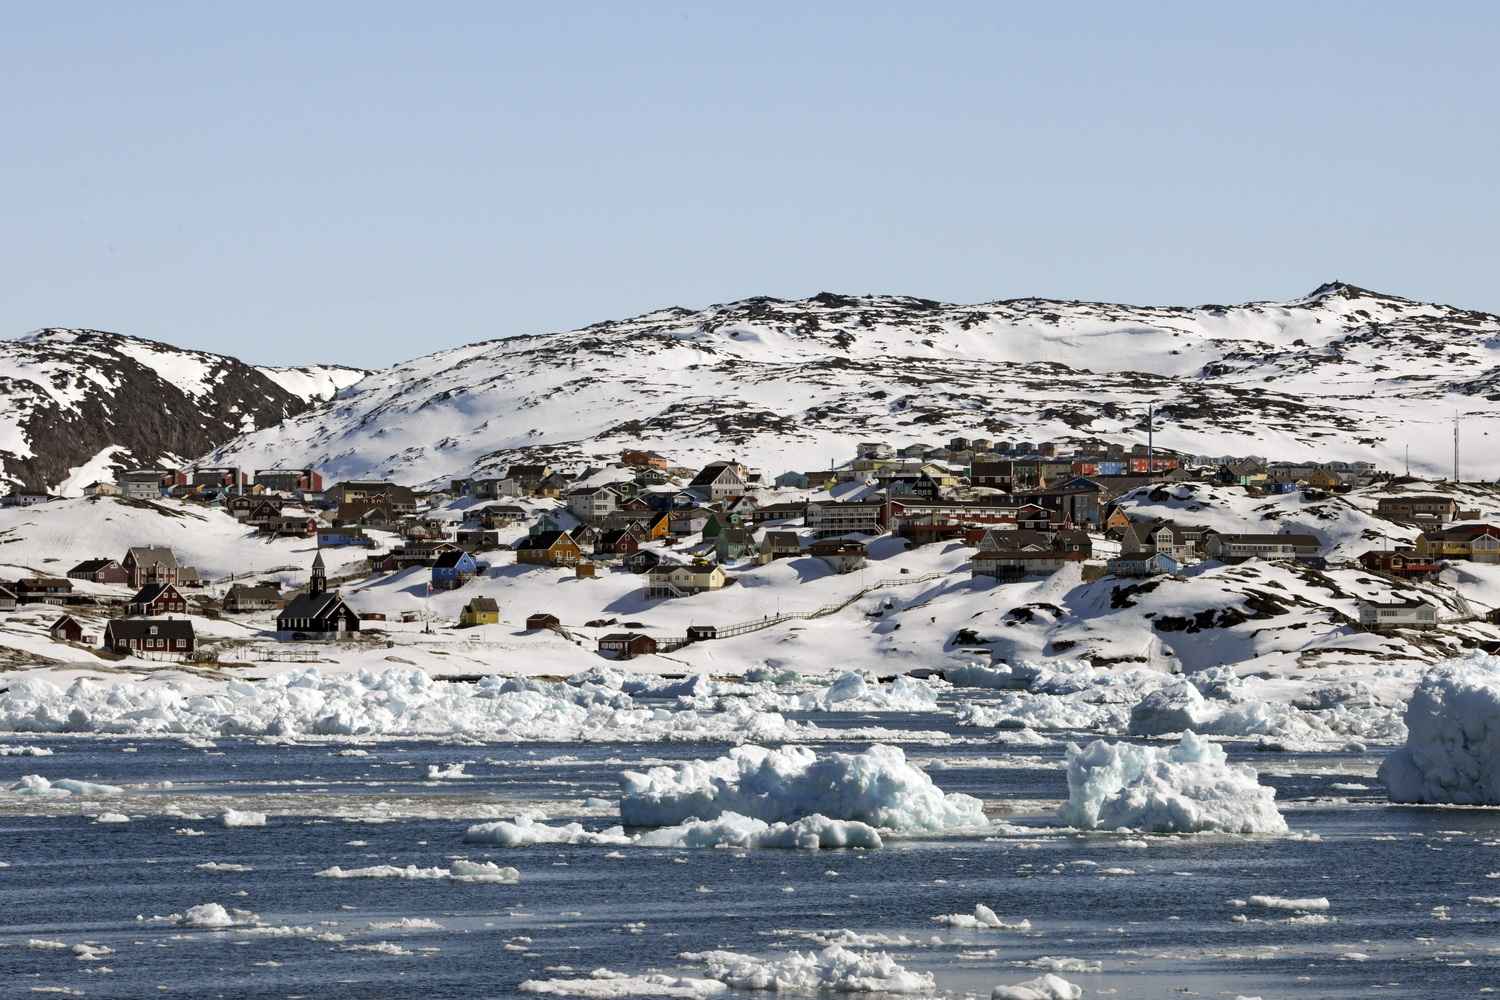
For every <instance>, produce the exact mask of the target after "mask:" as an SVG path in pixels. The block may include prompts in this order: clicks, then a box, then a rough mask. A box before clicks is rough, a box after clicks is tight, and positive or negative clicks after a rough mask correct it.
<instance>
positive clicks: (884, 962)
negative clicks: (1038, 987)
mask: <svg viewBox="0 0 1500 1000" xmlns="http://www.w3.org/2000/svg"><path fill="white" fill-rule="evenodd" d="M682 957H683V958H686V959H690V960H693V959H696V960H698V961H702V962H703V963H704V964H705V965H707V966H708V974H709V975H710V976H712V977H713V978H714V979H717V980H719V981H721V982H723V983H727V984H728V985H730V986H733V987H734V988H735V989H740V990H773V991H777V992H794V993H811V992H814V991H817V990H831V991H834V992H839V993H931V992H933V991H934V990H935V988H936V985H935V983H934V982H933V978H932V973H930V972H910V971H908V970H907V969H906V968H905V967H903V966H902V965H901V964H900V963H899V962H897V961H896V960H895V959H893V958H892V957H891V956H890V955H888V954H886V953H885V952H883V951H880V952H858V951H850V950H849V949H848V948H845V947H843V946H842V945H837V944H831V945H829V946H828V947H826V948H824V949H822V950H821V951H809V952H799V951H794V952H791V953H789V954H787V955H785V956H783V957H781V958H775V959H768V958H756V957H754V956H751V955H741V954H738V953H736V952H732V951H711V952H706V953H701V954H693V953H688V954H685V955H683V956H682Z"/></svg>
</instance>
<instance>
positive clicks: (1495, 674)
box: [1380, 653, 1500, 806]
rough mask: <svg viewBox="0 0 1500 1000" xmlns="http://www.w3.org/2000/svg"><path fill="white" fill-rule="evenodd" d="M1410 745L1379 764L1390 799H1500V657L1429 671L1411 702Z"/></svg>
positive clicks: (1476, 801) (1457, 662) (1463, 801)
mask: <svg viewBox="0 0 1500 1000" xmlns="http://www.w3.org/2000/svg"><path fill="white" fill-rule="evenodd" d="M1406 729H1407V738H1406V745H1405V746H1404V747H1402V748H1401V749H1399V750H1397V751H1396V752H1395V753H1393V754H1391V755H1390V756H1389V757H1387V758H1386V759H1385V761H1384V763H1382V764H1381V765H1380V780H1381V781H1383V782H1385V787H1386V795H1387V796H1388V797H1389V798H1390V800H1391V801H1392V802H1434V803H1437V802H1442V803H1452V804H1455V805H1484V806H1493V805H1500V658H1496V657H1494V656H1486V655H1484V654H1482V653H1475V654H1473V655H1472V656H1469V657H1467V658H1465V659H1461V660H1448V661H1446V662H1444V663H1440V664H1438V665H1437V666H1435V667H1433V668H1432V669H1431V670H1429V671H1428V672H1427V675H1426V676H1425V677H1423V678H1422V681H1421V683H1420V684H1418V685H1417V689H1416V691H1415V692H1413V694H1412V697H1411V700H1410V701H1409V702H1408V703H1407V706H1406Z"/></svg>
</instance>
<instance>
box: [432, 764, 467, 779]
mask: <svg viewBox="0 0 1500 1000" xmlns="http://www.w3.org/2000/svg"><path fill="white" fill-rule="evenodd" d="M465 766H466V765H465V763H464V762H463V761H460V762H458V763H457V764H449V765H448V766H447V767H438V766H437V765H436V764H428V765H427V780H428V781H450V780H452V779H454V778H472V777H474V776H473V775H472V774H465V773H464V767H465Z"/></svg>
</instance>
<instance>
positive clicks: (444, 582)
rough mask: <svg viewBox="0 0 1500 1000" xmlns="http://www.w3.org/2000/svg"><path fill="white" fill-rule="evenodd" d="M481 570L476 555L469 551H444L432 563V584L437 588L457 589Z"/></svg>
mask: <svg viewBox="0 0 1500 1000" xmlns="http://www.w3.org/2000/svg"><path fill="white" fill-rule="evenodd" d="M477 572H479V567H478V566H477V565H475V563H474V557H473V556H471V555H469V554H468V553H467V552H463V551H458V552H444V553H443V554H442V555H440V556H438V558H437V562H435V563H433V564H432V586H433V589H435V590H457V589H458V588H459V587H462V586H463V585H464V584H466V583H468V582H469V581H470V580H472V579H474V574H475V573H477Z"/></svg>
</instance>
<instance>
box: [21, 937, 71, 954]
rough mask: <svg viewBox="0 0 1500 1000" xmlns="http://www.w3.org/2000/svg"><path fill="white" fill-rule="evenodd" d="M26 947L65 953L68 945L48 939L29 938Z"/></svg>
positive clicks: (64, 942)
mask: <svg viewBox="0 0 1500 1000" xmlns="http://www.w3.org/2000/svg"><path fill="white" fill-rule="evenodd" d="M26 947H28V948H36V949H38V950H39V951H65V950H67V947H68V943H67V942H66V941H53V940H50V939H47V938H27V939H26Z"/></svg>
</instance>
